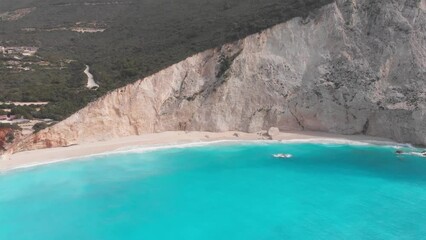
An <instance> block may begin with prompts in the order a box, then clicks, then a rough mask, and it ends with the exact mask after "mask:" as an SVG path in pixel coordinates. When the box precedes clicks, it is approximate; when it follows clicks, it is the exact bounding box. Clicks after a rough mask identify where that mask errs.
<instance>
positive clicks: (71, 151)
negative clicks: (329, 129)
mask: <svg viewBox="0 0 426 240" xmlns="http://www.w3.org/2000/svg"><path fill="white" fill-rule="evenodd" d="M266 139H267V138H266V137H265V136H262V135H261V134H258V133H243V132H235V131H232V132H221V133H212V132H183V131H174V132H163V133H152V134H144V135H140V136H130V137H123V138H117V139H112V140H109V141H102V142H92V143H84V144H79V145H74V146H69V147H62V148H50V149H40V150H34V151H28V152H20V153H16V154H14V155H12V156H11V158H10V159H8V160H2V161H0V171H7V170H11V169H16V168H23V167H30V166H36V165H41V164H48V163H52V162H58V161H63V160H72V159H75V158H78V157H83V156H88V155H93V154H100V153H105V152H114V151H118V150H120V149H123V148H129V147H139V146H140V147H148V146H153V145H156V146H158V145H174V144H182V143H196V142H211V141H219V140H244V141H246V140H266ZM273 140H282V141H286V140H288V141H290V140H312V141H316V140H317V141H318V142H321V141H330V140H333V141H357V142H377V143H380V142H382V143H391V142H392V141H391V140H388V139H383V138H374V137H367V136H361V135H351V136H347V135H337V134H329V133H322V132H281V133H279V134H278V135H276V136H274V137H273Z"/></svg>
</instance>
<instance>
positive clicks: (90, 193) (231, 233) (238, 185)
mask: <svg viewBox="0 0 426 240" xmlns="http://www.w3.org/2000/svg"><path fill="white" fill-rule="evenodd" d="M394 151H395V149H394V148H392V147H384V146H373V145H362V146H360V145H338V144H312V143H291V144H280V143H273V144H261V143H251V144H235V143H233V144H229V143H228V144H219V145H207V146H198V147H190V148H170V149H161V150H156V151H147V152H126V153H119V154H110V155H103V156H96V157H91V158H90V159H84V160H81V161H69V162H62V163H57V164H50V165H45V166H40V167H35V168H29V169H23V170H15V171H11V172H8V173H4V174H0V239H1V240H9V239H10V240H21V239H40V240H41V239H43V240H46V239H59V240H68V239H73V240H74V239H75V240H85V239H91V240H92V239H102V240H108V239H144V240H150V239H155V240H163V239H177V240H180V239H182V240H192V239H203V240H210V239H215V240H218V239H219V240H220V239H232V240H240V239H241V240H250V239H253V240H259V239H260V240H262V239H270V240H275V239H315V240H316V239H327V240H330V239H363V240H364V239H416V240H417V239H426V158H421V157H418V156H409V155H401V156H396V155H395V154H394ZM274 153H291V154H293V155H294V157H293V158H291V159H277V158H273V157H272V156H271V155H272V154H274Z"/></svg>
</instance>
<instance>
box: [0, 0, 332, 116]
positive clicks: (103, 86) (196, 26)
mask: <svg viewBox="0 0 426 240" xmlns="http://www.w3.org/2000/svg"><path fill="white" fill-rule="evenodd" d="M329 2H331V1H330V0H320V1H318V0H217V1H210V0H173V1H172V0H119V1H111V0H60V1H57V0H0V46H3V47H32V48H34V50H35V51H36V52H35V53H34V54H26V55H25V54H23V53H22V52H19V51H20V50H19V49H18V50H17V51H18V53H13V52H12V53H3V54H1V53H0V57H1V59H2V61H1V63H0V101H49V102H50V104H49V105H47V107H45V108H43V109H41V111H40V112H39V113H37V117H40V118H53V119H56V120H61V119H63V118H65V117H66V116H69V115H70V114H71V113H73V112H75V111H77V110H78V109H80V108H82V107H84V106H85V105H86V104H87V103H88V102H91V101H93V100H95V99H97V98H98V97H100V96H102V95H104V94H106V93H107V92H109V91H111V90H114V89H116V88H118V87H121V86H124V85H126V84H128V83H131V82H134V81H136V80H137V79H141V78H143V77H146V76H149V75H151V74H153V73H155V72H157V71H159V70H161V69H163V68H165V67H167V66H170V65H171V64H173V63H177V62H179V61H181V60H183V59H185V58H186V57H188V56H191V55H193V54H195V53H197V52H201V51H204V50H207V49H210V48H213V47H217V46H221V45H223V44H225V43H228V42H232V41H235V40H238V39H241V38H244V37H245V36H247V35H249V34H252V33H255V32H258V31H261V30H263V29H266V28H269V27H271V26H274V25H276V24H279V23H282V22H285V21H287V20H289V19H291V18H293V17H296V16H301V17H303V18H306V17H307V16H308V15H309V14H310V13H311V12H312V11H313V10H314V9H317V8H318V7H320V6H322V5H324V4H326V3H329ZM12 50H13V49H12ZM86 64H87V65H89V66H90V69H91V71H92V74H93V75H94V77H95V79H96V82H97V83H98V84H99V85H100V88H99V89H98V90H96V91H93V90H89V89H87V88H86V87H85V86H86V82H85V81H86V76H85V74H84V73H83V71H84V69H85V65H86Z"/></svg>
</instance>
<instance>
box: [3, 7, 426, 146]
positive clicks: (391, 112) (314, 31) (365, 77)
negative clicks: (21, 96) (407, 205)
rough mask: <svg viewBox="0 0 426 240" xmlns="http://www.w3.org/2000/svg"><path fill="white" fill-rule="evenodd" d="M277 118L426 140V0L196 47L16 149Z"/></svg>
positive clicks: (325, 13)
mask: <svg viewBox="0 0 426 240" xmlns="http://www.w3.org/2000/svg"><path fill="white" fill-rule="evenodd" d="M271 126H276V127H279V128H280V129H281V130H317V131H327V132H333V133H342V134H366V135H372V136H381V137H387V138H391V139H394V140H396V141H400V142H410V143H414V144H423V145H425V144H426V0H338V1H336V2H335V3H332V4H330V5H327V6H325V7H323V8H321V9H319V10H317V11H316V12H312V13H310V15H309V17H308V18H306V19H301V18H295V19H292V20H290V21H288V22H286V23H283V24H280V25H277V26H275V27H273V28H271V29H268V30H266V31H264V32H261V33H259V34H256V35H253V36H249V37H247V38H246V39H243V40H240V41H238V42H235V43H232V44H228V45H225V46H223V47H221V48H218V49H212V50H208V51H205V52H203V53H200V54H197V55H195V56H193V57H190V58H188V59H186V60H184V61H182V62H180V63H178V64H175V65H173V66H171V67H169V68H167V69H164V70H163V71H161V72H159V73H157V74H155V75H152V76H150V77H148V78H145V79H143V80H139V81H137V82H136V83H134V84H131V85H128V86H126V87H124V88H121V89H117V90H115V91H113V92H111V93H110V94H108V95H106V96H104V97H102V98H101V99H99V100H97V101H96V102H93V103H91V104H89V105H88V106H87V107H86V108H84V109H82V110H80V111H79V112H77V113H76V114H74V115H73V116H71V117H70V118H68V119H66V120H65V121H63V122H61V123H58V124H57V125H55V126H53V127H51V128H49V129H46V130H43V131H41V132H39V133H38V134H36V135H34V136H31V137H29V138H28V139H26V140H24V141H22V142H20V143H19V144H18V145H16V146H14V148H13V149H12V151H21V150H28V149H35V148H43V147H55V146H64V145H69V144H74V143H84V142H88V141H98V140H105V139H110V138H115V137H120V136H127V135H137V134H143V133H148V132H161V131H167V130H205V131H227V130H239V131H247V132H254V131H258V130H261V129H268V128H269V127H271Z"/></svg>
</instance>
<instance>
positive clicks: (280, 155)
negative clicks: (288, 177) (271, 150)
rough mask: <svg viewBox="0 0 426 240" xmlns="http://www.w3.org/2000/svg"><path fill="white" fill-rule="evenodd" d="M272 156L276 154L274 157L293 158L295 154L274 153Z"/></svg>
mask: <svg viewBox="0 0 426 240" xmlns="http://www.w3.org/2000/svg"><path fill="white" fill-rule="evenodd" d="M272 156H274V158H291V157H293V155H291V154H284V153H277V154H274V155H272Z"/></svg>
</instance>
